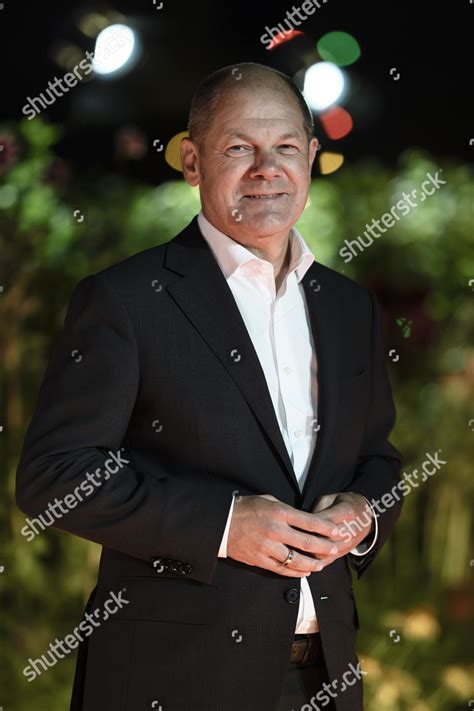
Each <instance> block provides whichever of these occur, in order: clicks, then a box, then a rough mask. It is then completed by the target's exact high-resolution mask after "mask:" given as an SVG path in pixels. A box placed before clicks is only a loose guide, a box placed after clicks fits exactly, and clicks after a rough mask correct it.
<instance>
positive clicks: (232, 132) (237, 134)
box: [224, 128, 301, 142]
mask: <svg viewBox="0 0 474 711" xmlns="http://www.w3.org/2000/svg"><path fill="white" fill-rule="evenodd" d="M224 135H225V136H231V137H232V138H241V139H242V140H243V141H250V142H252V141H253V140H254V139H253V138H252V137H251V136H248V135H247V134H246V133H244V132H243V131H239V130H238V129H236V128H228V129H227V130H226V131H224ZM288 138H296V139H299V140H301V133H300V132H299V131H288V132H287V133H283V134H281V136H279V137H278V140H279V141H284V140H286V139H288Z"/></svg>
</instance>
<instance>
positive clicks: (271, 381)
mask: <svg viewBox="0 0 474 711" xmlns="http://www.w3.org/2000/svg"><path fill="white" fill-rule="evenodd" d="M198 224H199V228H200V230H201V233H202V235H203V237H204V239H205V240H206V242H207V243H208V245H209V247H210V249H211V251H212V253H213V255H214V257H215V259H216V261H217V263H218V265H219V267H220V269H221V271H222V273H223V274H224V276H225V278H226V280H227V284H228V286H229V288H230V289H231V291H232V294H233V296H234V299H235V302H236V304H237V306H238V309H239V311H240V313H241V315H242V319H243V321H244V323H245V326H246V328H247V331H248V333H249V336H250V338H251V340H252V343H253V345H254V348H255V351H256V353H257V355H258V358H259V361H260V364H261V366H262V370H263V372H264V374H265V379H266V382H267V386H268V390H269V392H270V395H271V399H272V402H273V407H274V409H275V414H276V416H277V420H278V424H279V426H280V430H281V434H282V437H283V440H284V442H285V446H286V448H287V450H288V455H289V457H290V459H291V462H292V464H293V468H294V472H295V475H296V478H297V480H298V485H299V487H300V490H302V489H303V486H304V482H305V479H306V475H307V473H308V468H309V465H310V462H311V457H312V454H313V451H314V448H315V446H316V440H317V436H318V433H317V431H315V430H317V427H315V426H314V420H316V417H317V411H318V407H317V403H318V379H317V367H318V366H317V360H316V350H315V348H314V343H313V336H312V331H311V327H310V322H309V315H308V312H307V306H306V299H305V295H304V289H303V286H302V285H301V283H300V282H301V280H302V278H303V276H304V275H305V274H306V272H307V270H308V269H309V268H310V266H311V264H312V263H313V261H314V255H313V254H312V252H311V251H310V249H309V248H308V246H307V244H306V242H305V241H304V239H303V237H302V236H301V235H300V233H299V232H298V231H297V230H296V229H295V228H294V227H293V229H292V231H291V234H290V244H291V258H290V264H289V267H288V271H287V274H286V276H285V278H284V280H283V282H282V284H281V285H280V288H279V290H278V293H276V285H275V276H274V272H273V265H272V264H271V263H270V262H268V261H266V260H264V259H260V258H259V257H257V256H256V255H254V254H253V253H252V252H250V251H249V250H248V249H246V248H245V247H243V246H242V245H241V244H239V243H238V242H236V241H234V240H233V239H231V238H230V237H228V236H227V235H225V234H224V233H222V232H220V231H219V230H218V229H216V228H215V227H214V226H213V225H212V224H211V223H210V222H209V220H207V219H206V218H205V217H204V215H203V213H202V212H200V213H199V215H198ZM234 501H235V499H234V500H233V501H232V504H231V507H230V511H229V516H228V519H227V525H226V528H225V531H224V535H223V538H222V543H221V547H220V549H219V554H218V555H219V557H221V558H224V557H226V556H227V552H226V551H227V538H228V534H229V528H230V523H231V519H232V512H233V508H234ZM369 503H370V502H369ZM374 518H375V526H377V517H376V516H374ZM376 538H377V528H376V530H375V536H374V540H373V542H372V545H371V546H370V547H369V548H368V549H367V550H364V551H363V553H362V552H361V551H357V550H354V551H352V552H353V553H355V554H356V555H365V554H366V553H368V552H369V550H371V548H372V547H373V545H374V544H375V540H376ZM318 630H319V626H318V622H317V619H316V611H315V608H314V603H313V597H312V595H311V590H310V588H309V584H308V581H307V579H306V578H301V595H300V604H299V609H298V618H297V623H296V629H295V633H297V634H302V633H309V632H317V631H318Z"/></svg>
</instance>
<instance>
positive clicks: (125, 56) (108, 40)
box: [92, 24, 136, 74]
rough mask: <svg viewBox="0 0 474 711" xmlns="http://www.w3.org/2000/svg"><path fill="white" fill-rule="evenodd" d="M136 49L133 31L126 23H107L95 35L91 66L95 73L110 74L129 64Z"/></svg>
mask: <svg viewBox="0 0 474 711" xmlns="http://www.w3.org/2000/svg"><path fill="white" fill-rule="evenodd" d="M135 51H136V37H135V32H134V31H133V30H132V29H131V28H130V27H127V25H120V24H117V25H109V26H108V27H106V28H105V29H103V30H102V31H101V32H99V34H98V35H97V38H96V41H95V49H94V59H93V62H92V67H93V69H94V72H95V73H96V74H112V73H113V72H117V71H119V70H122V69H123V68H124V67H125V65H126V64H130V62H131V59H132V57H133V55H134V53H135Z"/></svg>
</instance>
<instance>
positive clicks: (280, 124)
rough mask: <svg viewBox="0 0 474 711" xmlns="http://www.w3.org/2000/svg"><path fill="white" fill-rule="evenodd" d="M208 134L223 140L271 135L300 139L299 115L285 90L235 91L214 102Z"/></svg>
mask: <svg viewBox="0 0 474 711" xmlns="http://www.w3.org/2000/svg"><path fill="white" fill-rule="evenodd" d="M211 132H212V133H214V134H216V135H218V136H221V137H223V138H225V137H229V136H235V137H241V138H245V137H246V136H248V134H249V133H252V134H261V133H262V134H263V133H268V132H272V133H278V134H282V135H285V137H286V138H301V139H302V138H303V137H304V124H303V116H302V113H301V110H300V108H299V106H298V104H297V101H296V99H295V98H294V97H293V96H292V94H291V93H290V92H289V91H288V90H287V89H285V88H282V89H280V88H278V89H268V88H258V89H248V88H242V89H240V88H239V89H235V90H230V91H228V92H226V93H225V95H224V96H223V97H222V99H220V100H219V102H218V103H217V105H216V109H215V113H214V121H213V123H212V128H211ZM239 134H242V135H241V136H239Z"/></svg>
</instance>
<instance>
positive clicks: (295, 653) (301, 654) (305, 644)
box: [290, 632, 324, 666]
mask: <svg viewBox="0 0 474 711" xmlns="http://www.w3.org/2000/svg"><path fill="white" fill-rule="evenodd" d="M323 661H324V657H323V653H322V647H321V635H320V634H319V632H314V633H313V634H297V635H295V638H294V640H293V644H292V645H291V654H290V664H299V665H303V666H305V665H307V664H315V663H316V662H320V663H321V664H322V663H323Z"/></svg>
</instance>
